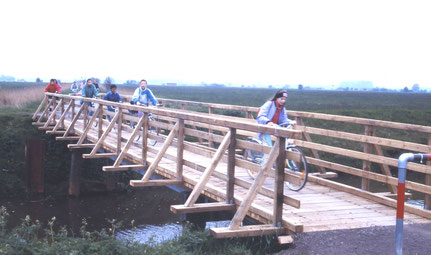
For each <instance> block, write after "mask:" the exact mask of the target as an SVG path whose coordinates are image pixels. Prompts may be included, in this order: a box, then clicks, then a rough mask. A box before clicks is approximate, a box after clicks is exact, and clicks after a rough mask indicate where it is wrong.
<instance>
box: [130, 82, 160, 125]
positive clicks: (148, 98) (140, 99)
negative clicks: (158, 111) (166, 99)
mask: <svg viewBox="0 0 431 255" xmlns="http://www.w3.org/2000/svg"><path fill="white" fill-rule="evenodd" d="M150 102H151V104H153V105H154V106H157V104H158V103H159V102H158V101H157V99H156V98H155V97H154V94H153V92H151V90H150V89H149V88H147V81H146V80H141V82H140V83H139V87H138V88H137V89H136V90H135V92H134V93H133V97H132V101H131V102H130V103H132V104H136V105H143V106H148V105H149V103H150ZM143 114H144V113H143V112H139V113H138V117H142V115H143Z"/></svg>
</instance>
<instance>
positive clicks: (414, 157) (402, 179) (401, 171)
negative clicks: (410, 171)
mask: <svg viewBox="0 0 431 255" xmlns="http://www.w3.org/2000/svg"><path fill="white" fill-rule="evenodd" d="M419 160H420V162H421V163H422V162H423V161H424V160H431V154H413V153H404V154H401V156H400V157H399V158H398V195H397V218H396V227H395V254H396V255H401V254H403V227H404V226H403V225H404V202H405V190H406V175H407V163H408V162H411V161H419Z"/></svg>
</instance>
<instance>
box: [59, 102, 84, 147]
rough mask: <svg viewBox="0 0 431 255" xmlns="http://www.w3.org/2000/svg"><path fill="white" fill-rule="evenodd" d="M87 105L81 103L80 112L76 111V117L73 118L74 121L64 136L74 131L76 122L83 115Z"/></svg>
mask: <svg viewBox="0 0 431 255" xmlns="http://www.w3.org/2000/svg"><path fill="white" fill-rule="evenodd" d="M84 108H85V105H84V104H83V105H81V107H80V108H79V110H78V112H77V113H76V115H75V117H74V118H73V120H72V122H71V123H70V125H69V127H68V128H67V130H66V133H64V135H63V138H65V137H67V136H68V135H69V134H70V132H72V130H73V129H74V127H75V123H76V122H77V121H78V119H79V116H80V115H81V113H82V112H83V111H84ZM78 140H79V139H78Z"/></svg>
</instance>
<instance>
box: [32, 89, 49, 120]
mask: <svg viewBox="0 0 431 255" xmlns="http://www.w3.org/2000/svg"><path fill="white" fill-rule="evenodd" d="M46 102H48V96H47V95H45V97H44V98H43V100H42V103H40V105H39V106H38V107H37V109H36V111H35V112H34V114H33V117H31V119H32V120H35V119H36V117H37V114H38V113H39V112H40V110H42V107H43V105H44V104H45V103H46ZM41 116H42V115H41Z"/></svg>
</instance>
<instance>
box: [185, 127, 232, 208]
mask: <svg viewBox="0 0 431 255" xmlns="http://www.w3.org/2000/svg"><path fill="white" fill-rule="evenodd" d="M231 135H232V134H231V133H230V131H229V133H228V134H227V135H226V136H225V137H224V138H223V141H222V142H221V144H220V146H219V148H218V149H217V152H216V153H215V154H214V157H213V158H212V159H211V164H210V165H209V166H208V167H207V168H206V169H205V171H204V173H203V174H202V176H201V178H200V179H199V181H198V183H197V184H196V186H195V187H194V189H193V190H192V193H191V194H190V196H189V197H188V198H187V201H186V203H185V204H184V205H185V206H187V207H190V206H193V205H194V203H195V202H196V200H197V199H198V197H199V195H200V194H201V192H202V190H203V189H204V187H205V185H206V184H207V182H208V180H209V179H210V177H211V174H212V173H213V171H214V170H215V168H216V167H217V164H218V163H219V162H220V160H221V158H222V156H223V154H224V153H225V151H226V149H227V147H228V146H229V144H230V137H231Z"/></svg>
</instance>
